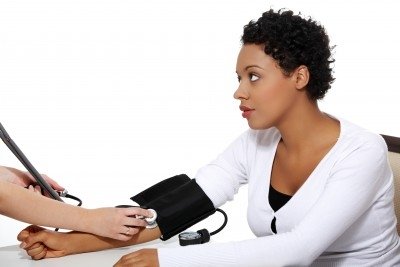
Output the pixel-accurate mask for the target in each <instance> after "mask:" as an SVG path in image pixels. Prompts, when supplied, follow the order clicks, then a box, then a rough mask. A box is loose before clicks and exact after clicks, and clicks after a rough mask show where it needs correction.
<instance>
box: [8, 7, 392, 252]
mask: <svg viewBox="0 0 400 267" xmlns="http://www.w3.org/2000/svg"><path fill="white" fill-rule="evenodd" d="M395 3H396V1H384V0H381V1H346V5H344V4H340V2H338V1H282V0H281V1H249V0H242V1H232V0H230V1H228V0H226V1H217V0H207V1H205V0H202V1H184V0H182V1H162V0H149V1H128V0H126V1H116V0H103V1H100V0H93V1H89V0H75V1H73V0H72V1H71V0H68V1H57V0H48V1H28V0H25V1H18V0H16V1H3V0H1V1H0V121H1V122H2V123H3V125H4V126H5V127H6V129H7V130H8V132H9V134H10V135H11V136H12V137H13V139H14V141H16V143H17V144H18V145H19V146H20V148H21V149H22V150H23V151H24V152H25V154H26V155H27V156H28V158H29V159H30V160H31V162H32V163H33V164H34V166H36V168H37V169H38V170H39V171H40V172H42V173H46V174H48V175H49V176H51V177H53V178H54V179H56V180H57V181H59V182H60V183H61V184H62V185H64V186H65V187H66V188H67V189H69V192H70V193H72V194H74V195H77V196H79V197H81V198H82V199H83V201H84V206H85V207H89V208H95V207H101V206H114V205H118V204H129V203H130V200H129V197H131V196H132V195H134V194H135V193H137V192H139V191H141V190H143V189H145V188H146V187H148V186H150V185H152V184H154V183H156V182H158V181H160V180H162V179H164V178H168V177H170V176H173V175H175V174H179V173H187V174H188V175H189V176H191V177H193V176H194V174H195V173H196V171H197V169H198V168H199V167H201V166H202V165H204V164H206V163H208V162H209V161H211V160H212V159H214V158H215V157H216V156H217V155H218V153H220V152H221V151H222V150H223V149H224V148H225V147H226V146H227V145H229V143H230V142H231V141H232V140H233V139H234V138H235V137H237V136H238V135H239V134H240V133H241V132H243V131H244V130H245V129H247V123H246V121H245V120H244V119H243V118H242V117H241V114H240V111H239V109H238V105H239V103H237V102H236V101H235V100H234V99H233V97H232V95H233V92H234V90H235V89H236V86H237V81H236V74H235V64H236V56H237V53H238V51H239V49H240V36H241V34H242V29H243V26H244V25H245V24H247V23H248V22H249V21H250V20H251V19H257V18H258V17H259V16H260V15H261V13H262V12H263V11H266V10H267V9H269V7H271V6H272V7H274V8H281V7H287V8H290V9H292V10H294V11H296V12H297V11H301V12H302V14H304V15H306V16H312V17H313V18H314V19H315V20H317V21H320V22H321V23H322V24H323V25H324V26H325V28H326V29H327V32H328V34H329V35H330V37H331V43H332V45H337V47H336V49H335V58H336V63H335V74H334V75H335V77H336V78H337V80H336V81H335V83H334V84H333V87H332V89H331V91H330V92H329V93H328V95H327V97H326V98H325V100H323V101H322V102H321V104H320V105H321V107H322V109H323V110H324V111H326V112H329V113H331V114H333V115H335V116H341V117H344V118H346V119H348V120H350V121H353V122H355V123H357V124H359V125H361V126H363V127H365V128H368V129H370V130H372V131H374V132H377V133H385V134H389V135H397V136H400V124H399V120H398V114H399V112H398V110H399V107H398V106H399V97H400V93H399V82H398V79H399V68H398V62H400V55H399V50H398V47H400V37H399V34H398V30H397V25H399V24H400V16H398V11H397V8H396V6H397V4H395ZM0 164H1V165H6V166H14V167H17V168H21V169H22V168H23V167H22V165H21V164H20V163H19V162H18V161H17V160H16V159H15V158H14V155H13V154H12V153H11V152H10V151H9V150H8V149H7V147H6V146H5V145H4V144H2V143H1V146H0ZM246 194H247V192H246V187H245V188H242V189H241V190H240V192H239V194H238V195H237V197H236V198H235V201H233V202H230V203H228V204H227V205H225V206H224V208H225V210H226V211H227V212H228V215H229V219H230V220H229V223H228V226H227V229H226V230H224V231H223V232H222V233H220V234H219V235H218V236H219V237H218V236H217V237H216V239H218V240H238V239H244V238H251V237H252V234H251V232H250V230H249V229H248V226H247V222H246V218H245V217H246V197H247V196H246ZM30 204H33V203H30ZM220 222H221V219H220V218H219V216H218V215H215V217H213V218H212V219H208V220H207V221H205V222H204V223H203V224H202V226H203V225H204V226H208V228H209V230H212V229H213V228H215V227H216V226H217V225H218V224H219V223H220ZM23 227H25V224H24V223H20V222H16V221H14V220H12V219H9V218H6V217H4V216H1V217H0V246H5V245H10V244H16V243H17V241H16V235H17V233H18V232H19V231H20V230H21V229H22V228H23ZM199 227H200V226H199ZM195 229H198V227H197V226H196V227H195Z"/></svg>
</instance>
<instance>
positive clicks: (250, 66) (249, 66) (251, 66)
mask: <svg viewBox="0 0 400 267" xmlns="http://www.w3.org/2000/svg"><path fill="white" fill-rule="evenodd" d="M250 68H259V69H262V70H263V68H261V67H260V66H258V65H248V66H246V67H245V68H244V70H245V71H247V70H248V69H250ZM235 72H236V74H238V71H235Z"/></svg>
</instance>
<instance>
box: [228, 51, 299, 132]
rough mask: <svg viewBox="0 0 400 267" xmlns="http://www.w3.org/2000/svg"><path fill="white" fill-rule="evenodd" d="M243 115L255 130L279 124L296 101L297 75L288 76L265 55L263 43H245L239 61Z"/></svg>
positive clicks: (238, 92) (239, 94)
mask: <svg viewBox="0 0 400 267" xmlns="http://www.w3.org/2000/svg"><path fill="white" fill-rule="evenodd" d="M236 73H237V74H238V79H239V87H238V88H237V90H236V92H235V93H234V95H233V96H234V98H235V99H238V100H240V109H241V110H242V111H243V113H242V116H243V117H244V118H246V119H247V120H248V124H249V127H250V128H252V129H267V128H270V127H272V126H276V125H277V124H278V123H279V121H280V120H281V119H282V118H283V116H284V115H285V114H287V112H289V111H290V108H291V107H292V106H293V105H294V103H295V102H294V101H295V100H296V98H297V97H296V93H297V92H296V91H298V90H296V77H295V76H296V75H291V76H289V77H288V76H285V75H284V74H283V72H282V70H281V69H280V68H279V65H278V64H277V63H276V61H275V60H274V59H273V58H272V57H270V56H268V55H267V54H265V52H264V46H263V45H256V44H245V45H243V47H242V48H241V50H240V52H239V55H238V59H237V64H236Z"/></svg>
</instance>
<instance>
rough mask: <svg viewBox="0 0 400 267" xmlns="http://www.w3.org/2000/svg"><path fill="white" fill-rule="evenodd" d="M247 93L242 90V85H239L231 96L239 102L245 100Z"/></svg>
mask: <svg viewBox="0 0 400 267" xmlns="http://www.w3.org/2000/svg"><path fill="white" fill-rule="evenodd" d="M248 97H249V96H248V93H247V91H246V90H245V89H244V87H243V84H242V83H240V84H239V87H238V88H237V89H236V91H235V93H234V94H233V98H235V99H237V100H240V99H247V98H248Z"/></svg>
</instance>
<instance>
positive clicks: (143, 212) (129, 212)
mask: <svg viewBox="0 0 400 267" xmlns="http://www.w3.org/2000/svg"><path fill="white" fill-rule="evenodd" d="M124 210H125V214H126V216H135V215H139V216H143V217H146V218H149V217H152V216H153V213H152V212H151V211H149V210H147V209H142V208H139V207H131V208H124Z"/></svg>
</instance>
